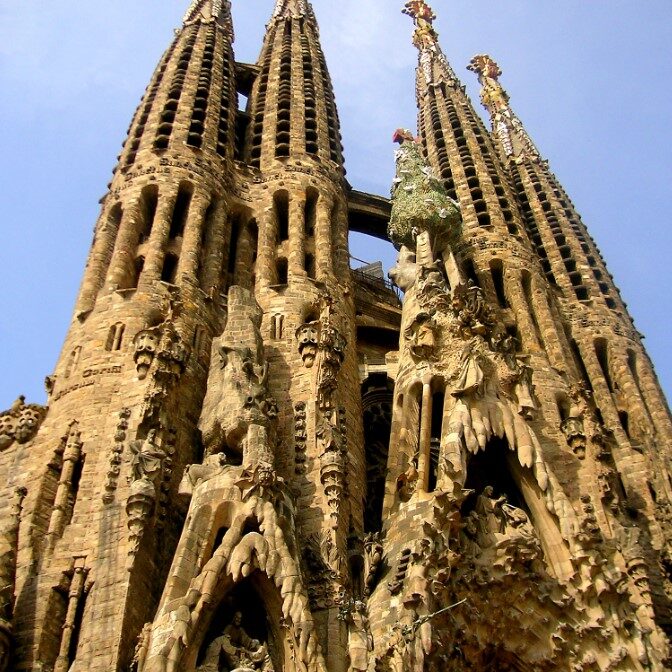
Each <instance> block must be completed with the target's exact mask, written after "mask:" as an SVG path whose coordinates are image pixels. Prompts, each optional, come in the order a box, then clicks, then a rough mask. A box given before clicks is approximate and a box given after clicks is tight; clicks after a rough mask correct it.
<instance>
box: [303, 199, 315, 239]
mask: <svg viewBox="0 0 672 672" xmlns="http://www.w3.org/2000/svg"><path fill="white" fill-rule="evenodd" d="M317 198H318V193H317V191H316V190H315V189H313V188H312V187H310V188H308V190H307V191H306V205H305V208H304V216H305V217H304V222H305V234H306V238H310V237H311V236H313V235H314V234H315V221H316V217H317Z"/></svg>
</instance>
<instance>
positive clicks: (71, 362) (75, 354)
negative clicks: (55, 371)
mask: <svg viewBox="0 0 672 672" xmlns="http://www.w3.org/2000/svg"><path fill="white" fill-rule="evenodd" d="M81 354H82V346H81V345H78V346H77V347H76V348H75V349H74V350H73V351H72V352H71V353H70V357H69V358H68V364H67V366H66V367H65V377H66V378H67V377H68V376H70V374H72V372H73V371H75V369H77V365H78V364H79V357H80V355H81Z"/></svg>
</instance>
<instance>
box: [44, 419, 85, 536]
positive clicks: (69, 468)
mask: <svg viewBox="0 0 672 672" xmlns="http://www.w3.org/2000/svg"><path fill="white" fill-rule="evenodd" d="M79 437H80V433H79V431H77V424H76V423H73V425H72V426H71V427H70V431H69V432H68V437H67V443H66V445H65V450H64V451H63V467H62V468H61V477H60V479H59V481H58V488H57V490H56V497H55V499H54V508H53V511H52V513H51V519H50V520H49V529H48V530H47V539H48V543H47V545H48V547H49V548H53V547H54V545H55V544H56V541H57V540H58V539H59V538H60V536H61V535H62V534H63V529H64V527H65V516H66V511H67V509H68V508H69V504H70V502H69V500H70V496H71V493H72V479H73V476H74V473H75V468H76V466H77V463H78V462H79V461H80V459H81V457H82V442H81V440H80V438H79ZM73 506H74V502H73Z"/></svg>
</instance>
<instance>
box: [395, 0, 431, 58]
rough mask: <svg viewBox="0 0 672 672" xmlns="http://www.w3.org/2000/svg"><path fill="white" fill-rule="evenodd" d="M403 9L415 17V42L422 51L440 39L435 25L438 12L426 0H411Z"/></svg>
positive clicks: (405, 12)
mask: <svg viewBox="0 0 672 672" xmlns="http://www.w3.org/2000/svg"><path fill="white" fill-rule="evenodd" d="M401 11H402V12H403V13H404V14H407V15H408V16H410V17H412V18H413V22H414V23H415V32H414V33H413V44H414V45H415V46H416V47H417V48H418V49H420V50H421V51H422V50H423V49H425V48H427V47H430V46H431V45H433V44H436V42H437V41H438V39H439V35H438V33H437V32H436V30H434V25H433V23H434V20H435V19H436V14H435V13H434V11H433V10H432V8H431V7H430V6H429V5H428V4H427V3H426V2H425V0H409V2H407V3H406V5H404V9H402V10H401Z"/></svg>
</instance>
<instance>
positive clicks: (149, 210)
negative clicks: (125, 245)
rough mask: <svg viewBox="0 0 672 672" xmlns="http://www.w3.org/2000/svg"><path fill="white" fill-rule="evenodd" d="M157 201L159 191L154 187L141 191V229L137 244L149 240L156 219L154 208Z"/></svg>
mask: <svg viewBox="0 0 672 672" xmlns="http://www.w3.org/2000/svg"><path fill="white" fill-rule="evenodd" d="M158 200H159V190H158V188H157V187H156V186H151V187H145V188H144V189H143V190H142V200H141V212H140V217H141V227H140V237H139V239H138V244H142V243H144V242H145V241H146V240H148V239H149V235H150V233H151V232H152V226H153V225H154V218H155V217H156V207H157V204H158Z"/></svg>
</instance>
